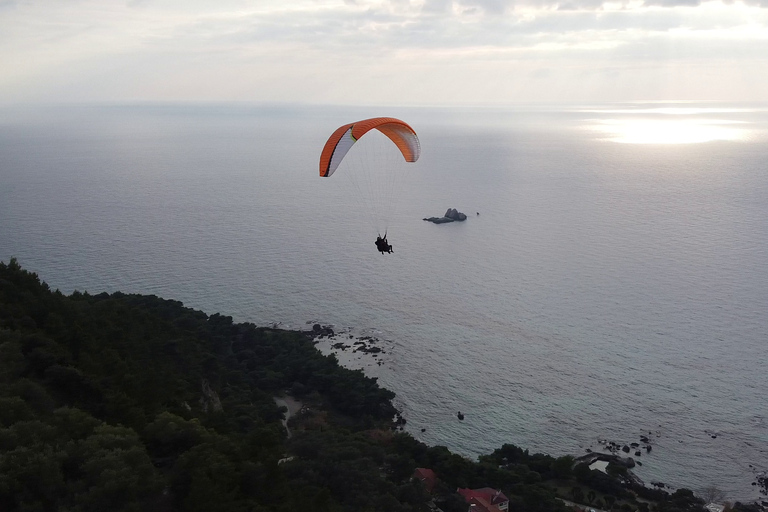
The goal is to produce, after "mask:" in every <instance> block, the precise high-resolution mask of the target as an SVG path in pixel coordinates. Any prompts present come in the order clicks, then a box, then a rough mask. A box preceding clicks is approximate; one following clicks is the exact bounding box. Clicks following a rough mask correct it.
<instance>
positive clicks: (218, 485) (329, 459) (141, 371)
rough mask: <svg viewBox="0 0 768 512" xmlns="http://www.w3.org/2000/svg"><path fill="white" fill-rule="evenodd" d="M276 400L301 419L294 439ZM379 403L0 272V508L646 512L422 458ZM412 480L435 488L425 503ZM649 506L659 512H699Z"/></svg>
mask: <svg viewBox="0 0 768 512" xmlns="http://www.w3.org/2000/svg"><path fill="white" fill-rule="evenodd" d="M286 393H287V394H289V395H290V396H292V397H294V398H296V399H298V400H301V401H302V402H303V403H304V404H305V406H306V407H305V408H304V410H303V411H302V412H301V413H300V414H299V415H298V417H296V418H294V419H293V420H292V422H291V427H292V429H291V430H292V432H293V435H292V436H291V437H290V438H288V437H287V435H286V431H285V428H284V427H283V425H282V424H281V419H282V417H283V411H282V410H281V409H279V408H278V407H277V405H276V404H275V401H274V399H273V397H275V396H278V395H283V394H286ZM392 398H393V394H392V393H391V392H389V391H387V390H384V389H381V388H379V386H378V385H377V383H376V381H375V379H371V378H368V377H366V376H364V375H363V374H362V372H360V371H351V370H347V369H345V368H342V367H341V366H339V365H338V364H337V361H336V359H335V358H334V357H332V356H331V357H327V356H323V355H322V354H320V353H319V352H318V351H317V350H316V349H315V347H314V344H313V341H312V339H311V337H309V336H307V335H305V334H302V333H299V332H292V331H282V330H277V329H270V328H264V327H257V326H255V325H253V324H248V323H241V324H236V323H233V321H232V319H231V318H230V317H227V316H222V315H220V314H214V315H210V316H208V315H206V314H205V313H202V312H200V311H194V310H192V309H189V308H185V307H184V306H183V305H182V304H181V303H179V302H176V301H172V300H164V299H161V298H158V297H155V296H143V295H126V294H122V293H114V294H111V295H109V294H106V293H104V294H99V295H89V294H86V293H78V292H75V293H73V294H72V295H69V296H65V295H63V294H62V293H60V292H58V291H52V290H50V289H49V287H48V286H47V285H46V284H45V283H44V282H41V281H40V280H39V278H38V277H37V275H36V274H34V273H31V272H28V271H26V270H24V269H22V268H21V267H20V266H19V264H18V262H16V261H15V260H11V261H10V262H9V263H8V264H4V263H0V510H1V511H15V510H24V511H65V510H66V511H73V512H74V511H107V510H109V511H120V510H125V511H129V510H130V511H177V510H178V511H201V512H202V511H206V512H210V511H232V512H234V511H297V510H310V511H318V512H323V511H349V512H353V511H354V512H361V511H362V512H365V511H371V512H407V511H426V510H429V504H430V502H432V500H433V499H434V500H435V502H436V503H437V504H438V505H439V506H440V507H441V508H442V509H443V510H445V511H446V512H454V511H455V512H459V511H462V512H464V511H466V509H467V505H466V504H465V503H464V502H463V500H462V499H461V498H460V497H459V496H458V495H457V494H456V493H455V491H456V488H457V487H487V486H492V487H494V488H497V489H501V490H503V491H504V492H505V493H506V494H507V495H508V496H509V497H510V505H509V508H510V510H511V511H516V512H517V511H534V512H535V511H550V510H551V511H555V510H565V508H564V507H565V506H564V504H563V503H562V502H561V501H560V500H557V499H556V496H557V494H556V492H557V490H558V489H559V490H560V492H562V489H563V488H567V489H569V490H570V489H571V488H575V487H576V486H580V487H579V489H581V488H582V487H583V492H582V491H581V490H580V491H579V492H582V494H583V495H586V494H587V491H588V490H590V489H596V492H597V494H595V493H594V492H593V493H592V498H593V501H594V500H595V499H597V500H600V499H602V501H601V502H600V503H602V504H604V505H608V504H610V505H615V506H616V507H617V508H618V506H619V505H621V506H622V508H623V509H624V510H627V509H630V510H635V509H638V508H640V509H647V508H648V504H642V503H639V502H638V501H637V499H636V495H637V492H632V491H630V490H628V489H627V488H626V486H622V485H620V484H619V482H620V481H621V479H620V478H609V477H607V476H605V477H602V476H600V475H603V474H602V473H600V475H598V474H597V473H598V472H595V471H590V470H589V469H588V468H584V467H579V466H577V468H576V470H574V469H573V459H572V458H571V457H561V458H559V459H556V458H553V457H550V456H548V455H540V454H536V455H529V454H528V452H527V451H524V450H522V449H520V448H517V447H514V446H511V445H505V446H504V447H503V448H501V449H500V450H497V451H496V452H494V454H491V455H489V456H487V457H483V458H481V460H480V461H479V462H476V461H471V460H468V459H466V458H464V457H461V456H458V455H456V454H453V453H451V452H450V451H448V450H447V449H446V448H444V447H427V446H425V445H424V444H422V443H420V442H418V441H416V440H414V439H413V438H412V437H411V436H409V435H407V434H404V433H401V432H398V431H397V430H396V429H395V427H396V425H395V424H394V423H393V418H394V416H395V413H396V411H395V409H394V407H393V406H392V403H391V399H392ZM416 467H428V468H431V469H433V470H434V471H435V473H436V474H437V475H438V477H439V483H438V485H437V487H436V488H435V489H434V491H433V494H431V495H430V494H428V493H427V491H426V490H425V489H424V487H423V486H422V485H421V484H420V483H419V482H416V481H412V480H411V478H410V477H411V475H412V474H413V472H414V469H415V468H416ZM654 492H657V493H660V494H656V495H653V496H648V498H649V499H650V498H653V499H654V500H656V501H658V503H657V504H653V507H655V508H657V509H658V510H660V511H667V510H668V511H672V510H691V511H694V510H701V508H700V505H701V502H700V500H698V499H696V498H694V497H693V495H692V494H690V492H689V491H688V492H687V493H682V494H677V495H672V496H670V495H668V494H666V493H662V492H661V491H654ZM574 495H575V492H574ZM608 497H610V498H611V499H608ZM609 502H610V503H609ZM606 508H610V507H606Z"/></svg>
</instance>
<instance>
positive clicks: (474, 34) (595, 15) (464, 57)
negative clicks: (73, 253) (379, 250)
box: [0, 0, 768, 101]
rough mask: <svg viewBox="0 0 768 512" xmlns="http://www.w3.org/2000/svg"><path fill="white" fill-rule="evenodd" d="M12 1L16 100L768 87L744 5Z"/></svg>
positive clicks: (8, 17)
mask: <svg viewBox="0 0 768 512" xmlns="http://www.w3.org/2000/svg"><path fill="white" fill-rule="evenodd" d="M754 1H755V2H758V1H768V0H754ZM0 2H4V3H0V6H3V5H12V6H13V7H12V8H10V9H9V8H6V9H4V10H3V9H0V69H3V70H4V72H3V73H2V74H0V97H7V98H21V97H43V96H45V97H49V98H53V97H61V98H64V97H69V98H71V97H75V96H77V97H79V98H80V99H83V100H84V99H87V98H102V99H104V98H110V97H113V98H128V99H139V98H144V99H147V98H153V97H156V98H162V99H172V98H180V99H189V100H192V99H195V98H204V99H207V100H210V99H216V98H220V99H251V100H263V99H269V100H278V99H281V100H283V101H289V100H290V99H291V98H300V99H302V100H307V101H352V99H353V98H354V99H355V101H363V100H365V98H370V97H375V98H381V101H384V98H389V99H390V101H394V100H393V98H397V97H400V96H398V93H399V94H400V95H402V94H403V91H410V92H409V94H410V95H411V96H413V95H414V94H416V93H418V97H420V98H424V99H425V101H426V99H429V100H432V99H437V98H438V97H439V98H442V99H443V100H444V101H448V100H449V99H451V98H459V97H461V95H462V94H467V95H468V97H474V98H480V97H482V98H488V101H493V98H496V97H504V95H506V94H508V95H509V96H510V97H516V98H522V97H531V98H535V97H540V96H541V95H543V94H544V93H545V91H549V92H548V93H547V94H550V95H552V96H557V95H564V97H571V96H573V97H575V96H577V95H578V94H582V95H588V94H594V95H595V96H596V97H601V95H603V94H605V91H609V92H610V93H611V94H618V93H617V92H616V91H615V90H614V89H615V87H617V86H618V85H616V84H621V87H624V88H626V91H627V94H630V93H629V90H630V89H633V88H636V86H635V85H633V84H640V83H642V84H643V85H644V86H645V89H644V90H645V91H647V92H648V93H649V94H651V93H652V94H662V93H663V92H664V91H665V90H667V89H665V88H664V87H666V86H662V85H659V84H660V83H675V84H678V83H679V84H684V83H686V82H696V80H695V77H702V76H705V75H706V77H707V81H712V80H713V79H712V78H711V77H710V74H709V71H707V69H708V67H709V68H710V69H717V70H719V71H718V72H719V73H720V74H722V75H723V77H720V78H717V77H716V78H715V81H719V82H718V83H722V82H724V81H725V80H726V78H728V75H729V74H730V77H731V78H732V77H733V76H734V73H733V71H734V70H739V69H742V68H744V69H745V71H743V72H741V74H742V75H743V76H744V77H745V78H744V80H750V81H753V82H754V83H755V85H754V88H755V90H758V87H759V86H760V85H765V86H766V87H768V83H766V82H767V81H768V78H767V77H768V62H767V60H768V57H766V56H763V55H762V53H764V52H761V51H760V50H761V49H762V48H765V44H766V41H767V40H768V10H766V9H759V8H758V7H756V4H755V5H747V4H744V3H740V2H738V3H732V4H722V3H719V2H711V1H704V2H702V3H699V0H617V1H614V2H611V3H606V2H604V1H603V0H410V1H409V0H355V1H354V2H353V1H346V0H296V1H291V2H285V1H278V0H262V1H260V2H259V3H254V2H250V1H245V0H219V1H218V2H215V3H214V2H208V1H204V0H185V1H181V0H128V1H127V2H125V3H124V4H123V5H118V4H117V3H107V2H102V1H99V0H77V1H75V0H72V1H69V2H53V1H50V2H46V1H42V0H38V1H30V2H23V3H19V4H16V3H13V4H10V3H8V1H7V0H0ZM728 62H730V64H729V63H728ZM708 64H709V66H708ZM725 70H727V71H725ZM684 74H685V75H686V76H689V77H693V78H685V79H683V78H682V76H683V75H684ZM667 75H669V76H671V77H674V80H672V79H671V78H667V79H665V78H664V77H665V76H667ZM392 76H397V77H398V79H397V84H398V85H397V86H393V85H392V84H391V83H387V81H388V80H389V81H390V82H391V77H392ZM388 77H390V78H388ZM574 80H578V82H577V83H578V86H576V85H574V84H575V82H574ZM654 80H658V81H660V82H659V83H657V82H655V81H654ZM614 81H615V82H616V83H615V84H614ZM568 84H570V85H573V86H574V88H573V90H569V89H568V87H566V85H568ZM612 84H613V85H612ZM582 86H583V90H581V89H579V88H580V87H582ZM695 86H696V87H697V88H701V87H703V85H700V84H699V83H698V82H697V83H695ZM637 87H639V86H637ZM670 87H671V86H670ZM681 87H682V86H681ZM725 89H726V88H725V86H724V85H720V86H718V87H717V88H716V89H715V88H714V85H713V89H712V90H717V91H718V93H719V94H720V93H722V91H723V90H725ZM736 89H737V88H735V89H734V90H736ZM436 90H440V91H442V92H439V93H436V92H435V91H436ZM592 90H594V92H590V91H592ZM750 90H751V89H750ZM473 91H476V92H473ZM504 91H509V92H508V93H506V92H504ZM481 92H482V94H481Z"/></svg>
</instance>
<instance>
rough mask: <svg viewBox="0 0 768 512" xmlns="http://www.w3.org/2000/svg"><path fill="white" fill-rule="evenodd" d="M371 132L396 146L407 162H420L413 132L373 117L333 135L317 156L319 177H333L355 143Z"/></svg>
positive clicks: (388, 119)
mask: <svg viewBox="0 0 768 512" xmlns="http://www.w3.org/2000/svg"><path fill="white" fill-rule="evenodd" d="M374 128H375V129H377V130H379V131H380V132H381V133H383V134H384V135H386V136H387V137H389V139H390V140H391V141H392V142H394V143H395V145H396V146H397V148H398V149H399V150H400V152H401V153H402V154H403V158H405V160H406V162H415V161H416V160H418V159H419V154H420V153H421V146H420V144H419V138H418V136H417V135H416V132H415V131H413V128H411V127H410V126H408V124H407V123H405V122H403V121H400V120H399V119H395V118H393V117H374V118H372V119H366V120H364V121H358V122H356V123H350V124H345V125H344V126H340V127H339V128H337V129H336V131H334V132H333V134H332V135H331V136H330V138H329V139H328V142H326V143H325V147H323V152H322V153H321V154H320V176H322V177H328V176H330V175H331V174H333V173H334V171H335V170H336V169H337V168H338V167H339V164H341V161H342V160H343V159H344V157H345V156H346V155H347V153H348V152H349V150H350V149H351V148H352V146H353V145H354V144H355V142H357V141H358V140H360V137H362V136H363V135H365V134H366V133H368V132H369V131H371V130H373V129H374Z"/></svg>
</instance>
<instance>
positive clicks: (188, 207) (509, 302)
mask: <svg viewBox="0 0 768 512" xmlns="http://www.w3.org/2000/svg"><path fill="white" fill-rule="evenodd" d="M377 116H389V117H395V118H399V119H402V120H404V121H406V122H407V123H408V124H409V125H410V126H412V127H413V129H414V130H415V131H416V132H417V134H418V137H419V140H420V144H421V157H420V158H419V160H418V161H417V162H414V163H405V162H404V161H400V160H399V159H395V160H396V162H395V163H394V164H392V165H393V168H392V169H389V168H386V169H379V168H377V167H376V165H377V164H378V163H379V157H378V156H376V153H375V152H372V153H364V152H363V151H366V146H365V145H364V144H363V142H364V141H366V140H368V139H370V140H371V141H374V140H380V139H382V138H383V137H380V136H378V132H370V134H367V135H365V136H363V137H362V138H361V139H360V140H359V142H358V143H357V144H358V145H359V148H360V155H362V161H364V162H369V163H370V162H372V163H373V164H374V165H373V166H372V167H370V168H368V167H365V168H364V167H360V168H358V167H357V164H354V165H352V164H350V165H348V166H347V167H346V168H345V167H344V164H343V166H342V167H340V169H339V170H338V171H337V172H336V173H335V174H334V175H333V176H331V177H329V178H321V177H320V176H319V171H318V165H319V156H320V152H321V150H322V148H323V146H324V144H325V143H326V141H327V139H328V137H329V136H330V134H331V133H332V132H333V131H334V130H335V129H336V128H337V127H339V126H341V125H343V124H346V123H350V122H354V121H358V120H361V119H366V118H370V117H377ZM377 137H378V139H377ZM383 140H384V141H385V142H386V143H389V142H388V139H383ZM390 146H391V148H394V145H391V144H390ZM357 148H358V146H357V145H356V146H355V147H353V148H352V151H350V161H352V160H351V155H352V154H353V153H354V154H357V151H356V150H357ZM395 151H396V150H395ZM366 155H370V156H366ZM345 162H346V160H345ZM387 165H389V164H387ZM357 172H359V173H368V174H369V175H371V176H374V177H378V176H381V175H384V176H387V177H390V176H392V177H393V179H392V181H393V182H394V183H395V186H394V189H393V190H394V192H386V191H385V190H384V189H383V188H378V189H377V188H370V189H369V188H367V186H361V185H360V183H359V182H357V181H355V180H354V179H349V178H350V177H351V176H352V175H353V174H354V173H357ZM381 173H385V174H381ZM360 175H362V174H360ZM354 176H358V175H357V174H354ZM388 183H389V181H388ZM385 192H386V193H385ZM382 196H386V198H387V201H385V202H384V204H383V205H381V204H380V202H381V201H380V199H381V197H382ZM448 208H456V209H457V210H458V211H460V212H463V213H465V214H466V215H467V217H468V218H467V219H466V220H465V221H463V222H453V223H447V224H439V225H438V224H434V223H431V222H425V221H424V220H423V219H424V218H427V217H441V216H442V215H443V214H444V213H445V211H446V210H447V209H448ZM380 219H384V220H383V222H384V224H383V225H382V224H380V222H381V220H380ZM382 227H383V229H384V230H385V231H386V234H387V237H388V240H389V242H390V243H391V244H392V246H393V249H394V252H393V253H392V254H380V253H378V252H377V251H376V247H375V245H374V240H375V238H376V236H377V235H378V234H383V233H381V230H382ZM12 257H16V258H18V261H19V262H20V264H21V265H22V266H23V267H25V268H26V269H28V270H30V271H34V272H36V273H38V274H39V275H40V277H41V279H42V280H44V281H46V282H47V283H48V284H49V285H50V286H51V287H52V288H56V289H59V290H61V291H62V292H64V293H71V292H72V291H74V290H80V291H87V292H90V293H100V292H103V291H107V292H115V291H118V290H119V291H122V292H125V293H140V294H155V295H158V296H161V297H164V298H168V299H175V300H179V301H182V302H183V303H184V304H185V305H186V306H188V307H191V308H196V309H201V310H203V311H205V312H207V313H209V314H213V313H216V312H219V313H222V314H225V315H231V316H232V317H233V318H234V319H235V320H236V321H247V322H254V323H256V324H258V325H276V326H280V327H284V328H289V329H303V330H304V329H310V328H311V327H312V325H313V324H315V323H320V324H322V325H329V326H332V327H333V329H334V330H335V332H336V333H337V335H338V336H337V337H336V340H337V341H344V342H345V343H347V344H348V345H352V343H353V339H352V338H350V336H352V337H353V338H354V339H355V340H359V339H360V338H361V337H364V338H366V339H368V337H371V338H373V340H374V342H375V343H376V345H377V346H379V347H380V348H381V349H382V352H381V353H379V354H376V355H375V357H374V355H373V354H371V353H361V352H357V353H354V352H352V349H351V348H350V349H347V350H341V349H339V348H337V349H335V352H337V353H338V357H339V359H340V360H341V361H342V362H343V363H344V364H346V365H349V366H350V367H354V368H360V369H362V370H363V371H364V372H366V373H367V374H368V375H371V376H374V377H376V378H378V379H379V382H380V383H381V385H383V386H384V387H387V388H389V389H391V390H393V391H394V392H395V393H397V398H396V405H397V406H398V407H399V408H400V409H401V410H402V413H403V416H404V417H405V418H406V420H407V424H406V427H405V428H406V430H407V431H409V432H410V433H412V434H413V435H414V436H415V437H416V438H417V439H419V440H422V441H424V442H425V443H428V444H430V445H444V446H447V447H448V448H450V449H451V450H453V451H455V452H457V453H460V454H462V455H465V456H467V457H470V458H475V457H477V456H479V455H481V454H486V453H490V452H491V451H493V450H494V449H495V448H498V447H500V446H501V445H502V444H504V443H512V444H515V445H518V446H521V447H523V448H526V449H529V450H530V451H531V452H532V453H533V452H542V453H548V454H551V455H553V456H561V455H574V456H579V455H583V454H585V453H587V450H594V451H601V450H604V446H605V444H604V442H605V441H614V442H617V443H619V444H621V445H623V444H628V443H631V442H639V439H640V436H646V437H648V438H649V443H650V444H651V445H652V448H653V450H652V451H651V452H646V451H645V450H643V451H642V454H641V456H634V455H633V454H630V455H633V456H634V458H635V459H636V460H637V461H639V462H640V463H641V464H642V466H640V465H638V466H637V467H636V468H635V470H634V471H635V473H636V474H637V476H639V477H640V478H641V479H643V480H644V481H645V482H646V483H650V482H663V483H665V484H667V485H669V486H671V487H672V488H679V487H686V488H690V489H693V490H699V489H702V488H705V487H708V486H716V487H717V488H719V489H720V490H722V491H723V492H724V493H725V496H726V499H727V500H729V501H753V500H757V499H766V497H765V495H761V494H760V487H759V486H758V485H755V484H756V479H757V478H758V477H759V476H761V475H765V472H766V471H768V401H767V399H766V397H767V396H768V371H767V369H766V362H768V356H767V355H766V346H768V105H744V104H725V103H717V102H660V103H652V102H640V103H625V104H602V105H601V104H583V105H509V106H504V107H452V108H438V107H382V106H373V107H334V106H313V105H301V104H295V105H293V104H290V105H289V104H286V105H282V104H269V105H261V104H185V103H179V104H153V103H141V104H98V105H88V104H78V105H23V106H19V105H16V106H5V107H2V108H0V260H1V261H4V262H8V261H9V260H10V258H12ZM320 346H321V348H323V350H326V351H334V349H333V348H332V346H331V344H330V343H328V342H327V340H324V341H323V343H321V345H320ZM459 411H461V412H462V414H463V415H464V417H465V419H464V420H463V421H460V420H459V419H458V418H457V413H458V412H459ZM621 454H622V455H624V454H623V453H621Z"/></svg>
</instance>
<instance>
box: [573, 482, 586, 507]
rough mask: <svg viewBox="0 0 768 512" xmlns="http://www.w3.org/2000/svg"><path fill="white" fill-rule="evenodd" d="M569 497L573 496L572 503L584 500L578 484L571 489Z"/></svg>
mask: <svg viewBox="0 0 768 512" xmlns="http://www.w3.org/2000/svg"><path fill="white" fill-rule="evenodd" d="M571 497H573V501H574V503H583V502H584V491H583V490H582V489H581V487H579V486H578V485H577V486H576V487H574V488H573V489H571Z"/></svg>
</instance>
